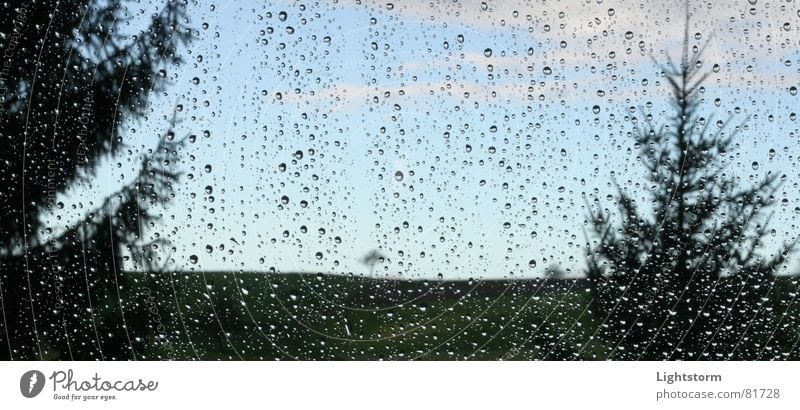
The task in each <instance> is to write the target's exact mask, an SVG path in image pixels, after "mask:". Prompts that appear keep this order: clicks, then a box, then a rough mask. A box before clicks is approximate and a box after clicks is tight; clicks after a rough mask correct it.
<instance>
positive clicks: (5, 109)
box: [0, 0, 192, 359]
mask: <svg viewBox="0 0 800 410" xmlns="http://www.w3.org/2000/svg"><path fill="white" fill-rule="evenodd" d="M141 7H142V6H141V5H140V4H138V3H137V2H133V1H130V2H128V1H113V0H112V1H100V0H66V1H64V0H61V1H55V0H35V1H14V0H12V1H10V2H4V3H2V4H0V32H1V33H2V34H0V47H1V48H0V55H3V62H4V64H3V65H2V66H0V98H2V100H0V140H2V143H0V146H2V152H0V156H2V159H0V290H1V291H2V293H0V294H1V295H2V299H1V301H2V306H0V307H1V308H2V312H3V313H4V315H3V317H2V318H0V326H2V327H0V359H38V358H62V359H132V358H134V357H136V356H138V355H140V354H141V351H140V349H139V347H140V345H141V343H142V342H141V340H144V339H143V338H142V337H144V336H147V335H148V334H152V333H153V332H154V330H153V329H152V327H151V325H150V324H148V323H149V322H148V321H147V314H148V313H147V312H146V311H145V310H144V308H143V305H142V303H141V300H138V299H137V298H130V297H128V298H124V297H120V291H121V289H122V290H126V289H128V288H130V287H131V286H132V283H131V280H130V278H129V277H127V276H126V275H123V274H122V263H123V260H122V258H123V256H122V255H123V254H125V253H126V252H127V254H129V255H132V256H133V258H134V259H136V260H138V261H139V262H140V263H142V264H153V263H156V262H157V261H155V260H154V259H153V252H152V250H153V249H154V247H157V246H159V244H158V243H157V242H155V243H146V242H145V240H144V238H143V237H142V235H141V233H142V232H145V231H146V230H147V229H149V228H151V227H152V226H153V224H154V223H155V222H156V221H157V219H158V217H159V211H158V208H159V207H161V206H163V205H164V204H165V203H167V202H169V200H170V192H171V188H172V185H173V183H174V182H175V181H176V179H177V177H178V175H177V174H176V173H175V172H173V171H172V169H174V168H173V165H174V162H175V160H176V159H177V154H178V151H177V149H178V144H179V143H180V142H179V141H178V140H176V139H175V137H174V135H173V134H172V133H171V132H167V133H166V135H163V136H154V137H153V138H154V139H153V142H154V143H156V142H157V141H160V142H159V143H158V146H157V148H155V149H153V150H152V151H151V152H150V153H149V155H147V156H146V157H145V158H144V159H143V161H142V164H141V168H140V172H139V175H138V176H137V177H136V178H134V180H133V182H132V183H130V184H129V185H125V186H121V187H120V189H119V190H118V191H117V192H116V193H114V194H113V195H111V196H109V197H108V198H106V200H105V201H104V202H103V203H100V204H82V205H83V210H84V212H85V218H84V219H83V220H81V221H79V222H78V223H76V224H71V225H70V224H68V223H67V222H66V221H59V220H55V219H54V220H47V219H48V218H49V216H48V215H49V212H50V211H52V210H57V209H59V208H60V207H63V206H65V205H64V204H61V203H59V202H57V197H58V195H59V194H62V193H64V192H65V191H67V190H68V189H70V188H72V187H79V186H81V185H83V184H86V183H88V182H90V181H91V180H92V179H93V178H94V177H95V176H96V175H95V170H96V166H97V164H98V162H99V161H101V160H103V159H108V158H113V157H114V156H116V155H119V154H120V153H122V152H124V150H125V149H126V145H125V141H124V135H123V123H124V122H125V121H127V120H129V119H133V118H138V117H142V116H143V115H145V113H146V109H147V107H148V98H149V95H150V94H151V93H153V92H159V91H162V90H163V89H164V87H165V86H166V85H167V76H166V73H167V72H169V71H170V70H171V69H173V68H174V67H175V66H176V65H177V64H179V63H180V62H181V59H180V57H179V55H178V48H179V47H181V46H182V45H184V44H185V43H187V42H188V41H190V39H191V37H192V32H191V31H190V30H189V28H188V26H187V24H188V21H187V10H186V8H187V5H186V1H185V0H167V1H165V3H164V5H163V7H161V9H160V10H158V11H157V12H155V13H154V14H152V15H150V16H149V22H148V21H145V22H143V23H137V20H141V19H135V18H134V16H135V15H136V14H137V13H138V12H139V9H140V8H141ZM131 23H132V24H131ZM129 24H131V25H129ZM136 24H142V26H143V27H142V29H141V30H137V31H136V32H133V33H132V34H129V33H125V31H126V30H131V28H130V27H131V26H133V27H135V25H136ZM66 206H72V204H67V205H66ZM120 319H122V320H120Z"/></svg>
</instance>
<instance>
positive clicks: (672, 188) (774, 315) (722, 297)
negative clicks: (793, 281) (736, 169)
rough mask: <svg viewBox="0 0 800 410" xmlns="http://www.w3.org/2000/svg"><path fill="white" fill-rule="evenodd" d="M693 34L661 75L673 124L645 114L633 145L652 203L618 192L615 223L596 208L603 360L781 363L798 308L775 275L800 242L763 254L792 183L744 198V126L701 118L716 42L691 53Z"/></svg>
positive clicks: (593, 266) (776, 181)
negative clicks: (779, 201)
mask: <svg viewBox="0 0 800 410" xmlns="http://www.w3.org/2000/svg"><path fill="white" fill-rule="evenodd" d="M688 29H689V24H688V17H687V23H686V28H685V31H684V41H683V52H682V55H681V58H680V60H679V61H673V60H671V59H670V61H669V62H668V63H667V64H666V65H663V66H660V68H661V70H662V77H663V78H664V79H665V80H666V83H667V84H668V85H669V87H670V89H671V99H670V105H671V110H672V111H671V113H670V114H669V122H668V123H666V124H661V125H658V124H655V123H654V121H653V120H652V118H651V116H650V114H645V116H644V118H638V120H639V122H638V123H637V124H636V129H635V130H634V133H633V134H634V138H635V144H636V146H637V147H638V149H639V154H638V160H639V161H640V162H641V164H642V165H643V166H644V168H645V170H646V175H647V179H646V183H644V184H642V185H643V186H644V187H645V188H646V189H647V192H648V198H647V200H648V201H649V203H647V204H643V203H641V202H639V201H637V200H636V199H635V198H634V197H633V196H631V195H629V194H628V193H627V192H626V190H625V189H624V188H623V187H621V186H619V185H618V184H616V182H615V184H616V186H617V197H616V207H617V211H616V218H610V217H609V215H610V211H608V210H603V209H601V207H600V205H599V202H595V204H589V207H590V209H593V211H591V214H590V222H591V224H590V226H591V227H592V228H593V232H592V235H590V240H591V242H590V244H589V249H588V256H587V261H588V267H589V268H588V276H589V278H590V279H591V291H592V296H593V300H594V301H593V306H592V313H593V314H594V315H595V318H596V319H597V320H598V321H600V322H601V323H602V325H601V327H600V328H599V330H598V332H597V334H596V337H598V338H602V339H603V340H604V341H605V343H606V344H607V345H608V346H609V347H610V348H611V350H610V351H609V352H607V355H606V357H600V358H601V359H603V358H611V359H629V360H632V359H650V360H663V359H685V360H694V359H710V360H711V359H717V360H721V359H739V360H752V359H773V358H774V359H780V358H785V355H786V354H788V353H789V352H790V351H791V346H792V342H793V341H792V340H790V338H787V336H786V335H787V334H788V333H787V332H785V330H786V327H787V326H790V325H791V323H789V322H790V320H787V319H786V318H781V317H780V315H781V313H783V312H785V310H786V309H787V308H788V307H789V306H788V303H786V302H788V300H789V299H790V297H789V296H788V295H787V294H786V293H782V292H778V289H777V288H776V286H775V284H776V277H775V274H776V273H777V272H778V270H779V268H780V267H781V266H782V265H784V263H785V262H786V260H787V258H788V257H789V256H790V254H791V253H792V251H793V250H794V248H795V242H790V243H785V244H784V246H783V247H781V248H780V249H776V250H774V252H772V254H771V256H768V255H770V254H768V253H767V254H766V255H765V250H764V249H763V248H764V240H765V238H766V237H767V235H768V229H767V226H768V223H769V219H770V216H771V213H770V211H769V208H770V207H771V206H772V205H773V204H774V202H775V195H776V193H777V191H778V188H779V187H780V186H781V183H782V182H783V180H784V179H785V175H781V174H776V173H767V174H766V175H765V176H763V179H761V180H760V181H759V182H758V183H756V184H754V185H751V186H742V184H740V183H739V182H740V179H739V178H737V176H736V175H735V174H734V173H733V172H731V170H729V169H728V168H727V167H726V158H728V157H729V156H730V155H731V153H732V150H733V149H734V146H735V144H734V140H735V138H737V136H739V134H741V133H742V131H744V130H745V124H746V122H740V123H735V122H734V121H733V118H727V119H721V120H718V119H716V118H715V117H714V116H713V114H709V115H706V114H704V113H702V112H701V110H700V107H701V106H702V104H703V103H704V99H705V96H704V91H705V90H704V88H703V85H704V81H705V80H706V79H707V78H708V77H709V75H711V72H710V71H708V69H707V68H706V67H705V65H704V64H703V60H702V54H703V50H704V49H705V45H707V44H708V42H706V43H705V44H703V45H699V46H697V45H691V44H690V39H689V35H688ZM642 208H645V209H646V210H642ZM612 219H613V220H612ZM794 325H796V324H794Z"/></svg>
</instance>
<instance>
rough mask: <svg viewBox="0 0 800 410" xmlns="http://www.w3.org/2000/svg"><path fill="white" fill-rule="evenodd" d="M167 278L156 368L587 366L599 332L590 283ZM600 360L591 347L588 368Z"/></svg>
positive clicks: (156, 315) (157, 311)
mask: <svg viewBox="0 0 800 410" xmlns="http://www.w3.org/2000/svg"><path fill="white" fill-rule="evenodd" d="M163 279H164V278H162V279H161V280H158V279H156V283H151V284H148V285H147V287H148V288H149V289H153V290H152V291H151V293H152V297H151V299H150V300H151V301H157V302H158V303H157V304H155V305H154V307H155V308H154V309H151V318H150V320H151V322H155V323H156V324H163V328H162V329H168V331H167V332H166V333H167V334H168V337H167V338H166V339H159V338H158V337H157V336H156V333H157V331H156V328H157V326H155V325H153V323H151V325H150V326H149V328H151V329H152V330H153V332H152V333H151V334H150V335H149V336H148V340H147V342H146V343H145V345H146V346H147V348H146V353H145V354H146V357H147V358H151V359H160V358H172V359H193V358H195V359H196V358H200V359H204V360H214V359H222V360H230V359H234V360H235V359H240V358H241V359H306V360H309V359H320V360H330V359H342V360H352V359H357V360H375V359H393V360H398V359H400V360H402V359H409V360H410V359H416V360H431V359H450V360H453V359H473V360H496V359H501V358H502V359H508V360H520V359H537V358H548V359H555V358H566V357H577V356H576V355H577V353H576V351H577V350H579V348H580V346H582V344H583V343H585V342H584V341H585V340H588V337H589V335H590V332H592V331H593V330H594V329H595V327H596V324H595V323H593V322H592V318H591V315H590V314H588V313H586V312H585V310H586V307H587V303H588V301H589V300H590V297H589V294H588V290H587V289H586V284H585V283H584V282H583V281H580V280H578V281H576V280H558V279H551V280H517V281H511V280H507V281H399V280H386V279H366V278H350V277H345V276H338V275H309V274H263V273H241V274H233V273H211V272H205V273H190V274H173V275H172V282H171V283H170V281H167V280H163ZM132 289H136V285H134V287H133V288H132ZM576 346H577V347H576ZM594 351H595V346H593V344H591V343H590V344H589V345H588V346H587V347H586V348H585V349H584V350H583V352H582V353H581V355H580V358H585V359H590V358H592V354H593V352H594Z"/></svg>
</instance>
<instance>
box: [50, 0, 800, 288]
mask: <svg viewBox="0 0 800 410" xmlns="http://www.w3.org/2000/svg"><path fill="white" fill-rule="evenodd" d="M360 3H361V4H356V3H355V2H351V1H339V2H338V3H336V4H333V3H330V2H324V1H320V2H316V3H303V2H273V3H264V4H260V5H258V6H256V7H253V6H251V5H250V4H249V3H248V4H247V5H243V4H239V3H238V2H222V3H219V4H216V5H215V6H213V7H212V6H209V5H204V6H198V7H195V8H194V9H192V11H191V15H192V21H191V25H192V26H193V27H196V28H197V29H198V32H199V36H198V38H197V39H196V42H195V43H194V44H193V45H192V46H191V47H190V48H189V49H187V50H183V54H184V56H185V60H186V63H185V64H184V65H183V66H181V67H177V68H170V69H168V77H169V78H170V80H171V82H172V85H171V87H170V88H169V89H168V90H167V91H166V93H164V94H153V95H151V98H150V104H151V106H150V110H151V114H150V115H148V117H147V118H146V119H143V120H138V121H131V122H130V124H129V125H128V127H129V128H128V129H127V131H126V132H125V133H124V134H125V135H124V138H125V141H126V142H127V143H128V144H129V145H130V146H131V147H132V150H131V152H130V154H127V153H126V154H124V155H122V156H120V157H119V158H115V159H113V160H110V161H108V162H107V163H106V164H104V165H103V166H102V169H101V172H100V175H101V177H100V178H98V179H97V180H95V181H93V184H92V186H91V187H80V188H76V189H75V190H73V192H71V193H69V194H67V195H66V196H65V203H69V202H68V201H72V202H76V201H82V202H84V203H86V202H87V200H88V199H91V198H102V195H104V194H106V193H108V192H111V191H113V190H114V189H115V188H116V187H118V186H119V185H120V183H121V182H122V181H125V180H126V178H132V177H133V175H135V173H136V172H137V168H136V167H137V166H138V164H139V157H140V155H141V154H142V153H143V152H145V150H147V149H149V148H152V147H154V146H155V144H156V141H157V139H156V136H157V135H160V134H163V132H164V131H165V129H166V128H167V126H168V119H169V118H171V116H172V112H173V110H174V109H175V106H176V103H177V104H178V105H180V106H181V110H180V111H179V113H178V117H179V118H180V119H181V120H182V122H181V124H179V125H178V127H177V130H178V133H179V135H183V134H195V135H197V140H196V142H194V143H191V144H188V145H187V146H186V147H185V149H184V151H183V161H182V163H181V164H180V166H179V168H180V169H181V170H182V171H184V172H186V175H185V176H184V178H183V179H182V182H181V185H180V187H179V192H178V197H177V199H176V201H175V205H173V206H172V207H170V208H168V209H167V210H165V211H164V213H165V216H166V217H165V220H164V225H163V226H162V227H159V228H157V229H153V230H151V231H149V233H148V234H147V235H149V237H152V235H153V234H154V233H156V232H157V233H159V234H160V235H161V236H162V237H166V238H168V240H169V241H170V242H171V243H172V245H173V246H174V247H175V252H174V254H173V257H174V261H173V266H174V267H177V268H180V269H183V270H187V271H189V270H193V269H194V270H202V269H206V270H228V271H238V270H244V271H265V270H268V269H271V268H275V269H277V270H279V271H284V272H289V271H312V272H335V273H344V274H346V273H350V272H353V273H355V274H367V273H368V272H369V269H368V268H367V267H366V266H364V265H363V264H361V263H360V262H359V258H360V257H361V256H363V255H364V254H365V253H367V252H368V251H369V250H371V249H380V251H381V252H382V253H383V254H385V255H386V256H387V257H388V261H387V263H385V264H383V265H380V266H378V268H377V269H376V271H375V274H376V275H381V276H389V277H404V278H435V277H438V275H441V277H444V278H448V279H454V278H469V277H473V278H498V277H533V276H538V275H541V274H542V273H543V272H544V269H545V268H546V267H547V266H548V265H551V264H559V265H561V266H562V267H563V268H565V269H568V270H570V271H571V272H572V273H573V274H579V273H580V270H581V267H582V266H583V256H582V255H583V245H584V243H585V239H584V236H583V229H584V220H585V215H586V209H585V207H584V203H585V202H584V197H585V196H590V197H592V196H597V197H599V198H600V199H601V201H605V203H606V204H607V205H608V207H609V209H612V207H613V203H612V202H610V201H606V200H605V198H606V197H607V195H609V194H614V193H615V192H614V189H613V187H612V185H611V175H612V174H613V175H614V176H615V177H616V178H617V180H619V181H624V182H623V185H625V186H626V187H627V188H629V189H630V190H631V192H632V193H634V195H635V196H637V197H639V198H642V200H644V198H645V197H643V195H644V191H643V189H642V187H641V185H637V184H640V183H641V182H643V181H644V179H643V168H642V167H641V166H640V165H639V164H638V163H637V162H636V159H635V153H636V152H635V148H634V147H633V140H632V139H631V138H629V137H628V136H627V133H628V132H630V131H631V129H632V126H633V125H632V123H631V122H630V120H629V117H630V116H631V115H637V116H641V115H642V114H641V112H640V111H638V107H641V106H644V105H645V104H646V103H647V102H652V104H653V108H652V110H651V112H652V113H653V114H654V116H655V118H656V121H658V119H659V118H663V116H664V113H665V112H664V109H665V107H666V106H665V105H664V103H665V101H666V100H665V97H666V96H667V94H666V92H667V88H666V87H665V84H664V80H663V79H662V78H659V76H658V72H659V70H658V68H657V67H656V66H655V65H654V64H653V62H652V60H651V58H650V56H651V55H652V56H654V57H655V58H656V59H663V58H664V56H665V54H664V53H665V52H669V53H670V55H673V56H677V55H679V53H680V40H681V35H682V33H681V29H682V24H683V17H682V13H683V6H682V3H680V2H667V3H666V4H665V3H663V2H645V3H638V2H624V1H608V0H606V1H594V0H592V1H585V2H574V1H567V2H549V1H547V2H538V1H537V2H532V3H531V2H519V3H517V2H513V1H506V2H486V6H483V5H482V2H479V1H464V2H452V1H449V0H448V1H441V2H433V3H431V2H419V3H411V4H403V5H400V4H399V3H394V4H393V5H392V6H389V4H391V3H388V2H371V1H362V2H360ZM698 6H699V7H697V6H693V7H692V9H693V13H694V14H695V17H694V18H693V22H692V29H691V31H690V32H691V33H692V34H694V33H700V34H699V40H693V42H695V43H698V44H699V43H702V42H705V40H706V39H707V38H709V37H710V36H712V33H713V37H711V38H712V39H711V44H710V46H709V49H708V51H707V54H706V58H705V59H704V64H705V67H706V68H707V69H709V70H710V69H711V67H712V66H713V65H714V64H719V65H720V71H719V72H718V73H716V74H715V75H713V76H712V77H711V78H710V79H709V81H708V84H707V89H706V92H705V93H704V96H705V99H706V101H707V103H708V104H706V107H707V108H708V110H709V112H714V113H715V116H717V117H722V118H724V117H726V116H727V115H729V113H733V114H734V118H735V119H742V120H743V119H744V118H745V116H746V115H750V116H751V119H750V120H749V122H748V123H747V126H748V129H747V130H746V132H744V133H742V134H741V135H740V136H739V137H738V140H737V141H738V142H739V149H738V150H737V151H736V152H735V153H733V154H732V155H731V156H729V158H727V159H726V161H727V162H728V163H729V166H730V169H731V170H732V171H733V172H735V173H736V174H737V175H738V176H740V177H741V179H742V184H744V185H746V184H748V183H752V181H755V180H756V179H758V178H760V177H762V176H763V175H764V174H765V173H766V172H770V171H771V172H781V173H785V174H787V182H786V183H785V184H784V185H783V188H782V190H781V191H780V193H779V195H778V196H779V197H778V198H777V200H778V203H779V205H778V206H776V207H775V212H776V214H775V217H774V219H773V224H772V226H773V227H774V228H775V230H776V231H775V234H774V241H775V243H774V244H770V245H775V244H777V243H779V242H780V240H782V239H790V238H792V237H793V235H796V233H797V232H798V231H799V230H798V227H797V221H798V218H800V208H797V207H798V206H800V201H798V196H799V195H798V192H800V190H798V189H797V188H798V187H797V184H798V182H799V181H800V172H798V157H797V155H798V152H800V150H798V145H799V143H798V141H799V138H800V134H799V133H798V125H797V120H796V119H793V117H792V113H796V112H797V111H800V104H798V102H800V100H799V98H800V97H798V96H796V95H792V93H790V92H789V90H790V88H791V87H800V84H798V82H799V80H798V79H800V75H799V73H798V67H800V52H798V49H800V48H799V47H798V46H799V45H800V44H798V38H800V36H798V35H797V33H796V31H797V29H798V27H800V11H798V10H797V9H798V7H797V5H793V4H787V3H784V2H777V1H776V2H765V1H763V0H759V1H758V2H756V4H755V5H752V4H751V3H750V2H748V1H738V2H726V3H725V4H724V5H715V4H710V5H706V4H700V3H698ZM751 9H754V11H752V12H751ZM281 12H285V13H286V16H285V19H284V18H283V15H282V14H281ZM787 23H788V28H787V26H786V24H787ZM205 24H207V28H204V27H205ZM693 37H694V36H693ZM717 98H719V99H720V102H719V106H718V107H717V106H715V105H714V104H713V103H712V102H713V101H714V100H715V99H717ZM595 106H596V107H598V108H599V111H597V109H596V108H595ZM631 107H634V108H635V109H636V110H637V111H635V112H634V114H632V113H631V111H630V108H631ZM595 111H597V112H595ZM737 111H738V112H739V113H738V114H737V113H736V112H737ZM205 131H208V136H206V135H204V132H205ZM771 150H772V151H771ZM298 152H299V153H301V154H302V155H298ZM753 162H758V163H759V166H758V169H757V170H754V169H753V166H752V163H753ZM281 164H285V170H282V169H283V166H282V165H281ZM207 165H209V166H210V172H206V166H207ZM207 187H210V188H211V193H210V194H208V193H206V192H207ZM212 197H213V198H212ZM284 197H285V198H286V199H285V200H286V201H287V202H286V203H285V204H284V203H283V200H282V199H283V198H284ZM784 199H785V200H786V201H785V205H782V204H781V202H782V201H783V200H784ZM95 203H99V200H98V199H95ZM796 208H797V209H798V210H797V211H796V210H795V209H796ZM67 209H69V207H67ZM63 212H65V213H68V212H74V214H71V215H68V216H67V220H70V219H71V220H77V218H79V217H80V216H81V215H82V212H85V210H77V211H63ZM207 247H210V248H211V249H212V250H211V252H210V253H209V252H207V251H206V248H207ZM774 248H775V246H770V248H768V249H767V250H768V251H769V250H772V249H774ZM192 255H196V256H198V263H197V264H191V263H190V262H189V258H190V256H192ZM531 261H534V262H535V263H531ZM796 267H797V264H796V263H792V264H791V266H790V268H792V269H795V268H796Z"/></svg>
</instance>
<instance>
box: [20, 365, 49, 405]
mask: <svg viewBox="0 0 800 410" xmlns="http://www.w3.org/2000/svg"><path fill="white" fill-rule="evenodd" d="M42 389H44V373H42V372H40V371H38V370H28V371H27V372H25V374H23V375H22V378H20V379H19V391H20V393H22V395H23V396H25V397H27V398H29V399H30V398H34V397H36V396H37V395H38V394H39V393H41V392H42Z"/></svg>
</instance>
